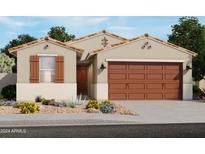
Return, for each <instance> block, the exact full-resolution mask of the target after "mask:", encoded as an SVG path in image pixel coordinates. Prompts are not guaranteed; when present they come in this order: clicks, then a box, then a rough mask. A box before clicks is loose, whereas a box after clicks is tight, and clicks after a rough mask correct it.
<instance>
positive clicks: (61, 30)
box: [48, 26, 75, 42]
mask: <svg viewBox="0 0 205 154" xmlns="http://www.w3.org/2000/svg"><path fill="white" fill-rule="evenodd" d="M48 36H49V37H51V38H53V39H56V40H59V41H61V42H67V41H70V40H72V39H74V38H75V35H72V34H68V33H67V32H66V28H65V27H61V26H56V27H51V28H50V31H49V32H48Z"/></svg>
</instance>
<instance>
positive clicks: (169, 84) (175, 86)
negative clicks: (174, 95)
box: [165, 83, 180, 89]
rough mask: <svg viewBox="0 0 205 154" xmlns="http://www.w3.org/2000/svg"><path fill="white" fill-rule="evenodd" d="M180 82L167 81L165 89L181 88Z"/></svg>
mask: <svg viewBox="0 0 205 154" xmlns="http://www.w3.org/2000/svg"><path fill="white" fill-rule="evenodd" d="M179 88H180V87H179V84H178V83H168V84H167V83H166V84H165V89H179Z"/></svg>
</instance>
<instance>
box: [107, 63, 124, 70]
mask: <svg viewBox="0 0 205 154" xmlns="http://www.w3.org/2000/svg"><path fill="white" fill-rule="evenodd" d="M109 69H110V70H126V69H127V65H125V64H110V65H109Z"/></svg>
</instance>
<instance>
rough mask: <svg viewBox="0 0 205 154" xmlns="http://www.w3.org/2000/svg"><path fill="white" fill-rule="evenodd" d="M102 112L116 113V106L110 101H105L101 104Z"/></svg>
mask: <svg viewBox="0 0 205 154" xmlns="http://www.w3.org/2000/svg"><path fill="white" fill-rule="evenodd" d="M100 111H101V112H102V113H112V112H113V111H114V105H113V104H112V103H111V102H110V101H109V100H104V101H102V102H101V103H100Z"/></svg>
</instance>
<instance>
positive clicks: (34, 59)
mask: <svg viewBox="0 0 205 154" xmlns="http://www.w3.org/2000/svg"><path fill="white" fill-rule="evenodd" d="M30 82H31V83H39V57H38V56H30Z"/></svg>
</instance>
